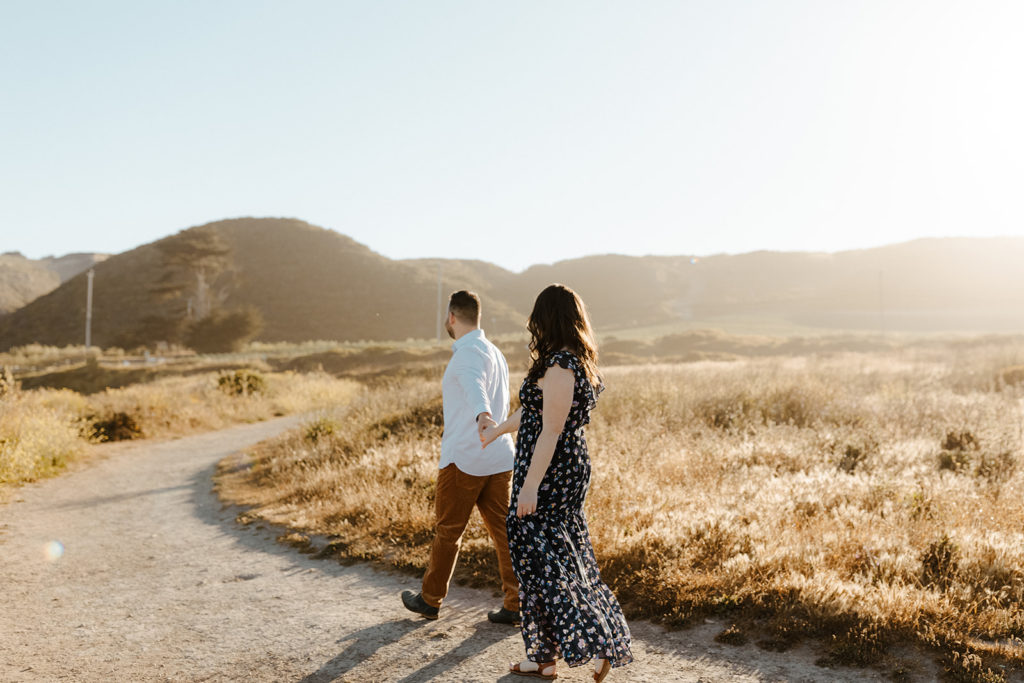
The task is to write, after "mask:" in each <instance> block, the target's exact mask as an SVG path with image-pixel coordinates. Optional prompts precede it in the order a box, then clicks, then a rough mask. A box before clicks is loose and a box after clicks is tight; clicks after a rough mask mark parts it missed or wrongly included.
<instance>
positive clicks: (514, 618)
mask: <svg viewBox="0 0 1024 683" xmlns="http://www.w3.org/2000/svg"><path fill="white" fill-rule="evenodd" d="M487 621H489V622H491V623H493V624H518V623H520V622H521V621H522V619H520V618H519V612H513V611H512V610H510V609H505V608H504V607H502V608H501V609H499V610H496V611H494V612H488V613H487Z"/></svg>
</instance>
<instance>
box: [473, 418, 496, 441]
mask: <svg viewBox="0 0 1024 683" xmlns="http://www.w3.org/2000/svg"><path fill="white" fill-rule="evenodd" d="M497 426H498V423H497V422H495V421H494V418H493V417H491V414H490V413H480V414H479V415H477V416H476V435H477V436H478V437H480V443H483V442H484V430H485V429H487V428H488V427H497Z"/></svg>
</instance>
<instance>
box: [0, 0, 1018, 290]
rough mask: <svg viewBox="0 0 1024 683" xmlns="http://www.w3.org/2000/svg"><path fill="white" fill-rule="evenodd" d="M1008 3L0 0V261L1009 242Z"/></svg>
mask: <svg viewBox="0 0 1024 683" xmlns="http://www.w3.org/2000/svg"><path fill="white" fill-rule="evenodd" d="M1022 35H1024V2H1019V0H1006V1H1004V2H994V1H991V2H990V1H986V0H977V1H974V2H966V1H963V0H920V1H913V2H912V1H901V0H860V1H851V0H806V1H783V0H772V1H768V0H750V1H742V2H741V1H733V0H708V1H702V2H690V1H686V0H672V1H669V2H657V1H654V0H641V1H640V2H626V1H625V0H622V1H620V2H600V1H597V0H578V1H572V2H569V1H564V2H558V1H552V0H542V1H523V0H516V1H515V2H486V1H481V0H465V1H446V0H429V1H424V0H410V1H408V2H391V1H388V0H366V1H363V2H344V1H342V0H329V1H306V0H288V1H287V2H286V1H284V0H278V1H275V2H260V1H257V0H201V1H194V0H188V1H185V0H175V1H174V2H140V1H139V0H122V1H117V2H115V1H109V0H108V1H102V0H90V1H89V2H82V1H81V0H72V1H67V2H54V1H49V0H32V1H31V2H14V1H12V0H0V251H10V250H20V251H22V252H23V253H25V254H26V255H28V256H30V257H40V256H44V255H46V254H54V253H56V254H60V253H65V252H70V251H104V252H120V251H124V250H126V249H129V248H132V247H134V246H137V245H139V244H142V243H145V242H149V241H152V240H154V239H157V238H159V237H162V236H164V235H167V234H170V233H173V232H176V231H178V230H180V229H183V228H186V227H190V226H193V225H199V224H202V223H206V222H209V221H213V220H218V219H221V218H231V217H237V216H288V217H296V218H301V219H304V220H307V221H309V222H311V223H315V224H318V225H322V226H324V227H328V228H332V229H334V230H337V231H339V232H342V233H345V234H347V235H350V236H352V237H354V238H355V239H357V240H359V241H360V242H363V243H365V244H367V245H369V246H370V247H371V248H373V249H374V250H376V251H378V252H380V253H382V254H385V255H387V256H390V257H394V258H406V257H427V256H442V257H452V258H479V259H483V260H487V261H491V262H494V263H498V264H500V265H503V266H505V267H508V268H511V269H514V270H519V269H522V268H524V267H526V266H528V265H530V264H533V263H548V262H552V261H556V260H560V259H564V258H573V257H578V256H583V255H587V254H595V253H610V252H617V253H628V254H698V255H700V254H710V253H718V252H734V253H735V252H745V251H752V250H756V249H779V250H826V251H836V250H841V249H847V248H859V247H865V246H875V245H880V244H886V243H892V242H897V241H903V240H907V239H913V238H915V237H922V236H952V235H1007V234H1024V191H1022V190H1024V88H1022V87H1021V72H1022V67H1024V40H1022V39H1021V36H1022Z"/></svg>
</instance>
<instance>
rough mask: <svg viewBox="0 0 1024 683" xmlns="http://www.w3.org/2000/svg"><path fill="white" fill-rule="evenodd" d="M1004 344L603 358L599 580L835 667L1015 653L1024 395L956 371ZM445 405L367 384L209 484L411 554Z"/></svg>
mask: <svg viewBox="0 0 1024 683" xmlns="http://www.w3.org/2000/svg"><path fill="white" fill-rule="evenodd" d="M1008 353H1009V352H1008V351H1007V350H1005V349H997V350H996V351H992V350H991V349H987V348H984V347H982V348H979V349H973V350H972V349H970V348H968V349H965V350H963V351H962V352H960V353H958V354H957V355H956V357H955V358H953V359H950V358H949V357H943V356H941V355H939V354H937V353H934V352H932V351H927V352H925V351H920V352H914V353H909V352H898V353H879V354H875V355H870V354H837V355H832V356H827V357H820V358H816V357H805V358H775V359H757V360H748V361H739V362H729V363H727V362H699V363H693V364H689V365H646V366H633V367H611V368H607V370H606V373H605V379H606V384H607V387H608V389H607V391H606V392H605V393H604V395H603V396H602V398H601V400H600V402H599V406H598V409H597V411H596V412H595V414H594V421H593V423H592V425H591V427H590V429H589V432H588V440H589V442H590V445H591V454H592V458H593V461H594V464H595V467H594V472H595V474H594V479H593V482H592V488H591V492H590V498H589V500H588V503H587V510H588V515H589V519H590V524H591V530H592V535H593V540H594V543H595V546H596V551H597V556H598V557H599V558H600V560H601V562H602V573H603V575H604V578H605V579H606V580H607V581H608V582H609V583H610V584H611V585H612V587H613V589H614V590H615V591H616V593H617V595H618V596H619V598H620V600H621V601H622V602H623V604H624V606H625V607H626V608H627V610H628V611H629V613H630V614H632V615H634V616H644V617H648V618H652V619H655V620H657V621H661V622H663V623H666V624H668V625H682V624H685V623H687V622H690V621H691V620H694V619H696V618H699V617H703V616H705V615H708V614H711V613H726V614H729V615H731V618H734V619H747V620H752V621H756V622H758V623H759V624H760V628H762V629H767V630H768V632H769V633H770V634H774V635H770V637H769V638H768V639H767V640H766V641H764V642H765V643H766V645H765V646H766V647H774V648H777V649H779V648H785V647H789V646H790V645H791V644H792V643H794V642H797V641H799V640H800V639H801V638H804V637H809V636H813V637H816V638H820V639H822V640H823V641H824V642H825V644H826V646H827V647H826V650H827V656H826V659H827V660H828V661H829V662H832V663H854V664H862V663H865V662H870V661H876V660H877V659H878V658H879V657H880V656H881V655H882V654H883V653H884V652H885V651H886V650H887V649H888V648H889V647H890V645H891V644H892V643H894V642H897V641H901V640H902V641H912V642H922V643H929V644H931V645H934V646H936V647H939V648H942V649H943V650H944V651H945V652H947V654H948V658H947V659H948V661H947V666H948V667H949V669H950V671H951V674H950V675H952V676H957V675H962V676H963V677H964V678H963V680H968V679H969V678H970V677H972V676H973V677H975V678H974V679H977V680H981V679H982V678H984V677H985V676H988V675H989V673H988V672H989V663H988V659H986V658H989V659H991V658H995V659H997V660H1001V661H1004V662H1011V663H1013V664H1020V663H1022V662H1024V649H1022V648H1020V647H1017V646H1013V647H1010V646H1007V645H1005V644H1006V643H1009V642H1015V643H1016V642H1020V641H1019V639H1021V638H1024V618H1022V617H1021V614H1024V527H1022V520H1024V497H1022V495H1021V494H1022V484H1024V472H1022V470H1024V468H1021V467H1018V466H1017V465H1018V461H1019V460H1020V458H1021V457H1022V437H1021V424H1022V422H1021V420H1022V413H1021V396H1022V393H1021V392H1020V391H1018V390H1015V389H1014V388H1013V387H1009V386H1007V385H1006V384H1000V383H998V382H992V381H978V382H974V383H973V384H972V383H971V382H969V381H967V380H966V379H965V378H969V377H972V376H973V375H975V374H979V375H985V376H986V377H988V378H991V377H993V376H994V374H993V370H992V368H994V367H999V366H1000V363H1001V362H1002V361H1001V360H999V359H1001V358H1004V357H1006V355H1007V354H1008ZM993 354H995V356H996V360H993V357H994V356H993ZM439 410H440V403H439V386H438V383H437V382H436V381H433V382H428V381H424V380H422V379H416V378H406V379H402V380H396V381H395V382H393V383H390V384H388V383H383V384H378V385H377V386H374V387H373V388H368V389H366V390H365V391H364V392H363V394H362V395H361V396H360V397H359V399H358V400H357V401H355V402H353V403H352V404H350V405H349V406H348V407H346V408H345V409H343V410H342V411H341V412H338V413H336V414H334V415H330V416H327V417H325V418H323V419H322V421H321V422H318V423H313V424H310V425H308V426H307V427H306V428H304V429H302V430H298V431H297V432H296V433H294V434H291V435H288V436H286V437H283V438H281V439H278V440H276V441H274V442H272V443H268V444H264V445H262V446H261V447H259V448H257V449H255V450H254V452H253V453H252V454H251V458H252V464H251V467H250V468H249V469H245V470H237V469H235V470H233V471H227V470H225V471H224V472H223V473H222V474H221V475H220V477H219V486H220V487H221V492H222V495H223V496H224V497H225V498H227V499H229V500H231V501H233V502H237V503H241V504H246V505H251V506H254V509H253V510H252V512H250V513H249V515H250V516H251V517H253V518H255V517H262V518H263V519H266V520H268V521H270V522H273V523H277V524H284V525H289V526H291V527H293V528H295V529H296V530H297V531H300V532H302V533H318V534H328V535H331V536H333V537H335V539H336V542H335V545H334V550H336V551H337V553H338V554H339V555H341V556H342V557H345V558H348V559H352V558H359V559H372V560H377V561H383V562H386V563H389V564H391V565H394V566H398V567H406V568H411V569H414V570H416V571H421V570H422V569H423V567H424V565H425V562H426V558H427V551H428V543H429V539H430V537H431V532H432V517H433V508H432V500H433V498H432V497H433V491H434V488H433V487H434V483H435V481H436V468H437V458H438V447H439V438H438V436H439V432H438V423H437V416H438V414H439ZM943 453H947V454H948V453H957V454H966V455H967V456H969V457H968V458H967V459H966V460H964V461H963V462H958V461H955V460H954V462H955V463H956V464H955V466H946V465H945V464H944V463H945V460H943V458H942V454H943ZM463 554H464V557H467V558H468V561H467V562H466V563H464V564H463V565H462V567H461V569H460V571H461V574H459V576H461V577H462V578H463V579H468V580H470V581H472V582H476V583H481V582H488V581H490V582H493V581H494V580H495V577H496V572H495V571H493V566H492V564H491V563H492V562H493V560H492V559H491V556H492V555H493V553H492V552H491V551H490V549H489V546H488V541H487V539H486V534H485V533H484V531H483V528H482V525H480V524H479V523H478V522H476V521H474V523H473V526H471V528H470V531H469V534H468V536H467V539H466V542H465V543H464V545H463ZM736 632H737V633H739V632H740V631H739V630H737V631H736ZM723 637H725V638H727V639H729V638H733V637H738V636H735V635H734V634H732V633H730V634H728V635H727V636H723ZM1015 639H1018V640H1015ZM950 653H955V654H956V656H953V654H950ZM982 660H984V661H982ZM957 672H959V673H957Z"/></svg>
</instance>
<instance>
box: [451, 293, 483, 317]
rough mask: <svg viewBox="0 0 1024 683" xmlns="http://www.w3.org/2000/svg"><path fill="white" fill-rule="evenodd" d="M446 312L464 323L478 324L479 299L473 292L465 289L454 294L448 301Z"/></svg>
mask: <svg viewBox="0 0 1024 683" xmlns="http://www.w3.org/2000/svg"><path fill="white" fill-rule="evenodd" d="M448 310H449V311H450V312H451V313H453V314H454V315H455V317H456V318H458V319H459V320H461V321H462V322H464V323H468V324H470V325H479V324H480V297H478V296H477V295H476V293H475V292H469V291H466V290H465V289H460V290H459V291H457V292H455V293H454V294H452V296H451V298H450V299H448Z"/></svg>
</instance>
